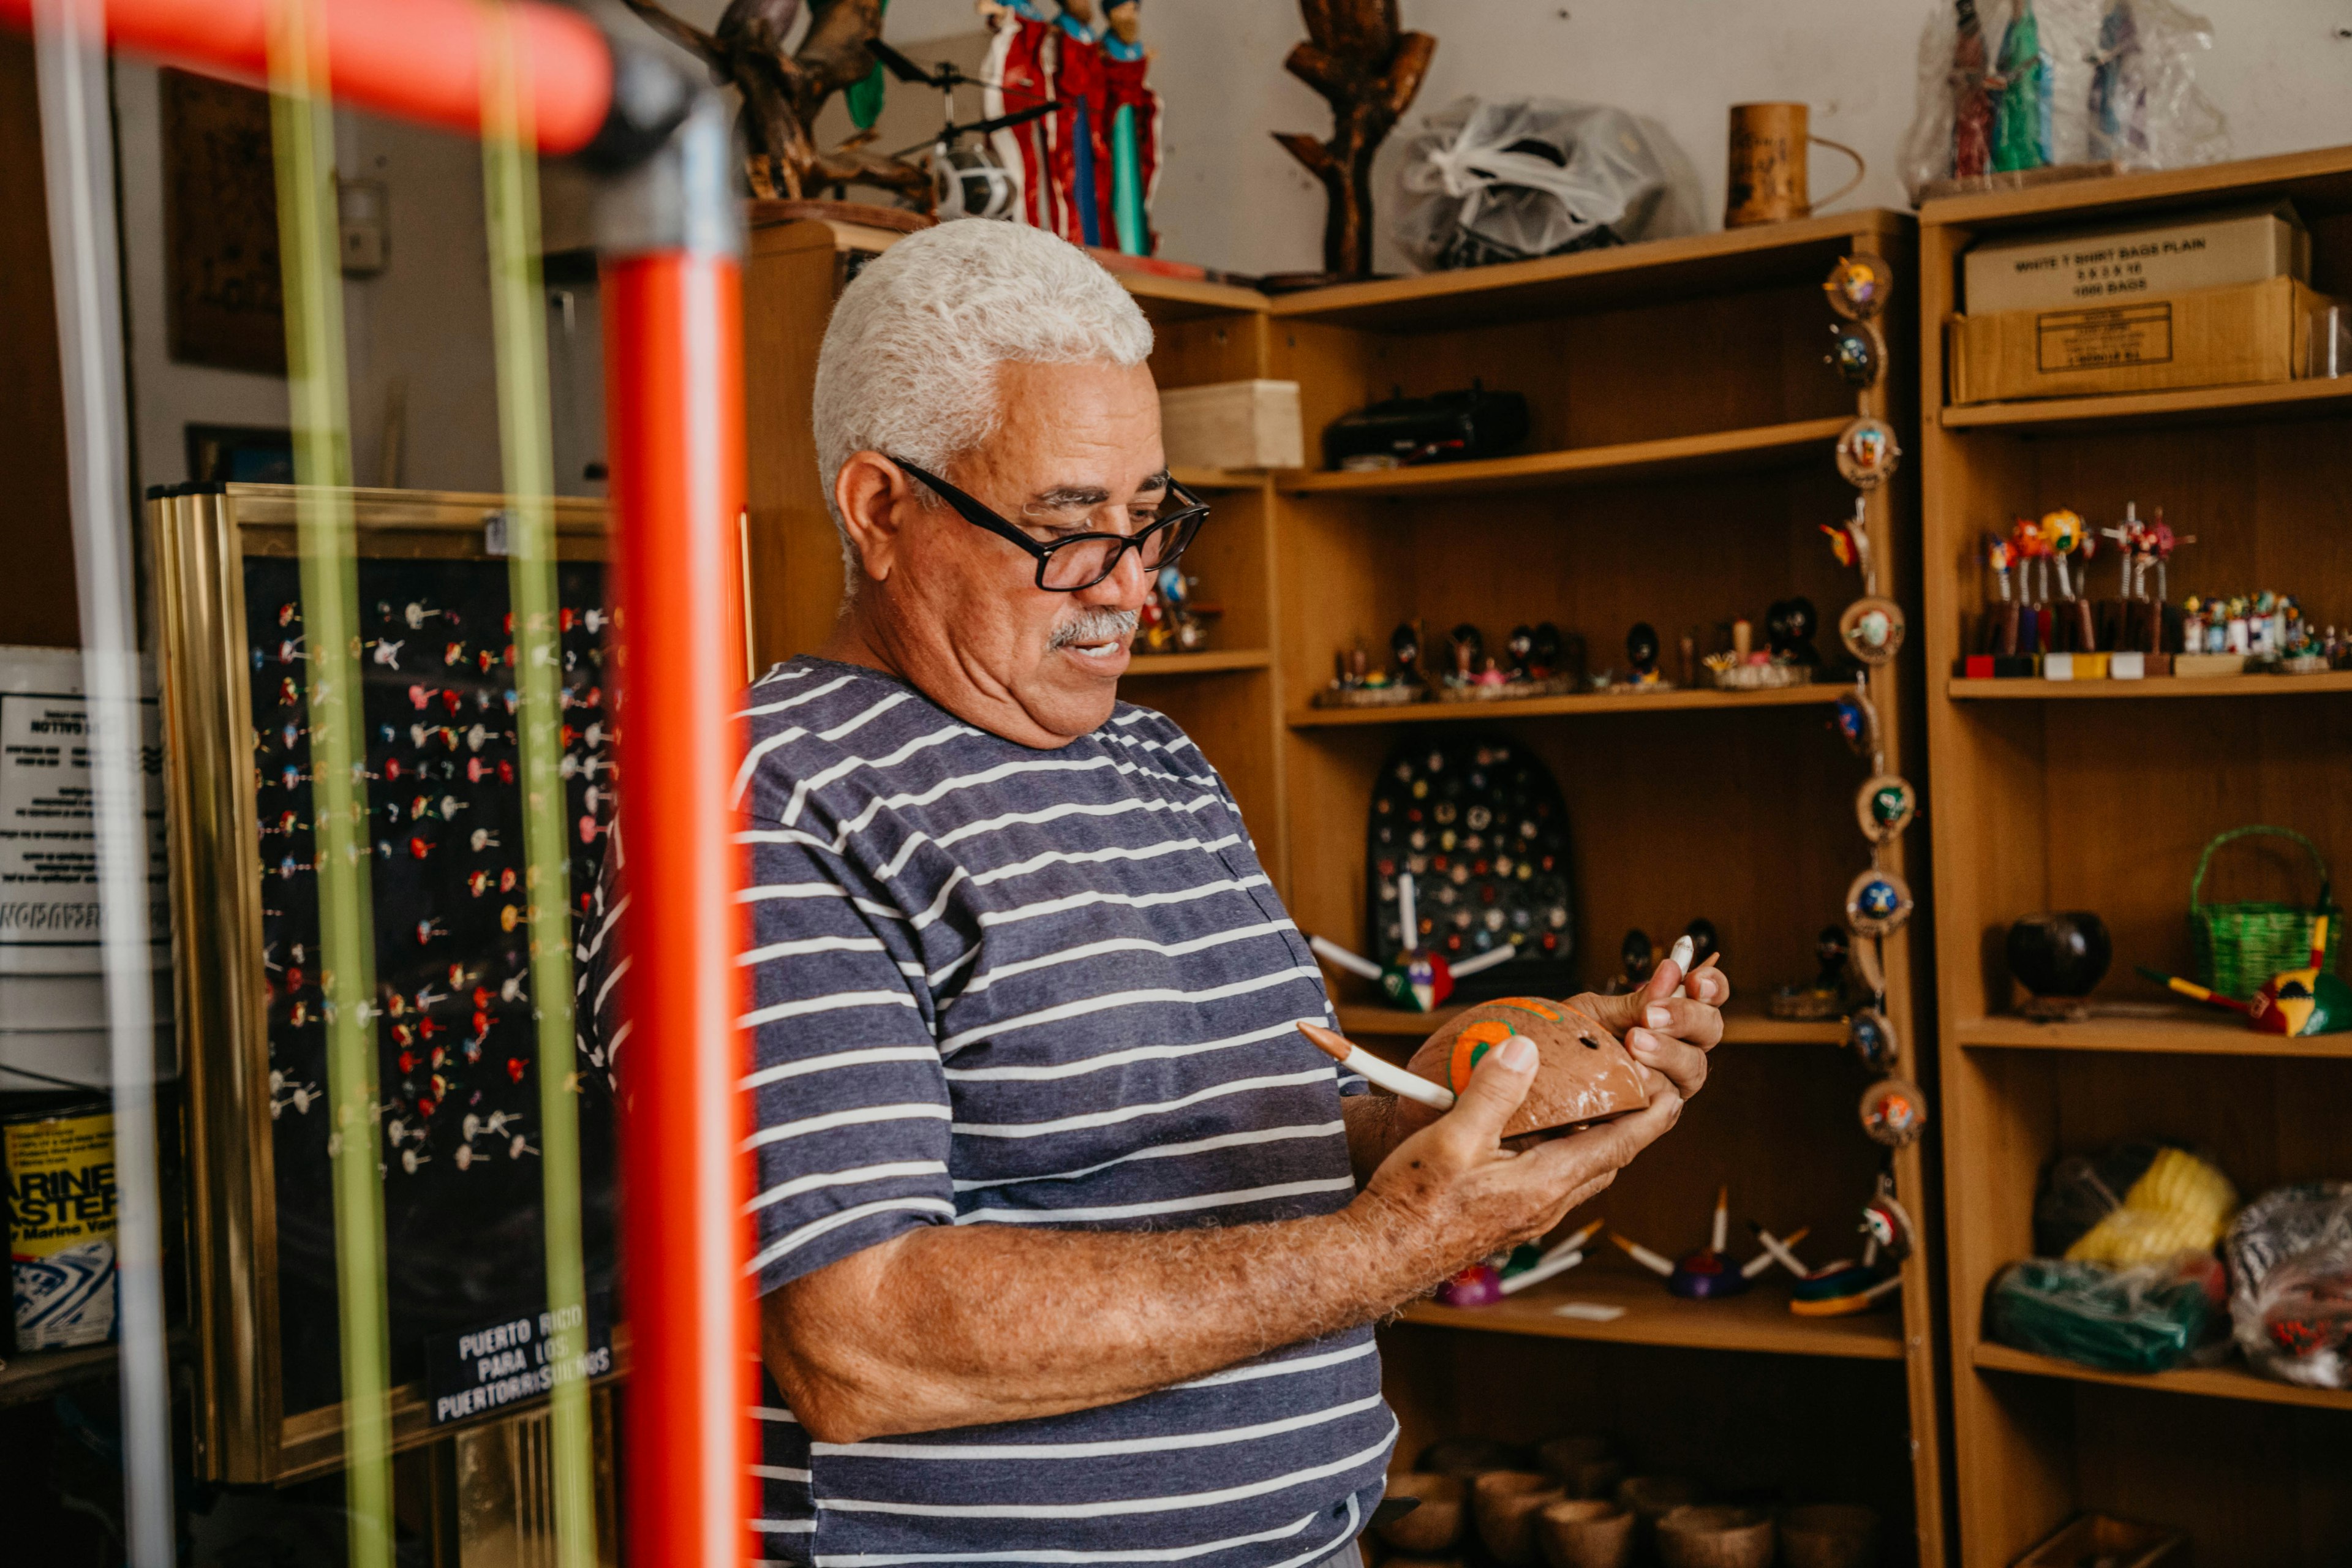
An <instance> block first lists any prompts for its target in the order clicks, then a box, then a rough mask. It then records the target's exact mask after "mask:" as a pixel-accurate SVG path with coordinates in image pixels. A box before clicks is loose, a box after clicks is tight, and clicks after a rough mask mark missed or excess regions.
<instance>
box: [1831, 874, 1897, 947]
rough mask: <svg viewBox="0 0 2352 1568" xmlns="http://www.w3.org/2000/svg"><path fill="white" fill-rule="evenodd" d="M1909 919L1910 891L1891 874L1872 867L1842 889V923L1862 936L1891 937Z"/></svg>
mask: <svg viewBox="0 0 2352 1568" xmlns="http://www.w3.org/2000/svg"><path fill="white" fill-rule="evenodd" d="M1910 918H1911V889H1909V888H1907V887H1906V886H1904V883H1903V879H1902V878H1901V877H1898V876H1896V875H1895V873H1894V872H1892V871H1882V870H1880V869H1878V868H1876V867H1872V868H1870V869H1869V870H1867V871H1864V873H1862V875H1860V876H1858V877H1856V878H1855V879H1853V886H1852V887H1850V888H1848V889H1846V890H1845V919H1846V923H1847V924H1848V925H1850V926H1852V927H1853V929H1854V931H1856V932H1857V933H1859V934H1860V935H1863V936H1891V935H1893V934H1894V933H1895V932H1896V931H1901V930H1902V929H1903V925H1904V922H1905V921H1908V920H1909V919H1910Z"/></svg>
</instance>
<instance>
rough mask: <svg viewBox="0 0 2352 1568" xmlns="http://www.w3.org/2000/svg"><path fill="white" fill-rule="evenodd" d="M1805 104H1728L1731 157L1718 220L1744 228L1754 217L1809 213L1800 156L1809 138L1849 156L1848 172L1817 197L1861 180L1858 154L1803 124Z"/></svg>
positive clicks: (1765, 219) (1781, 218) (1782, 218)
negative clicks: (1849, 175)
mask: <svg viewBox="0 0 2352 1568" xmlns="http://www.w3.org/2000/svg"><path fill="white" fill-rule="evenodd" d="M1806 115H1807V110H1806V106H1805V105H1803V104H1801V103H1735V104H1733V105H1732V106H1731V158H1730V164H1729V171H1728V172H1729V176H1730V177H1729V179H1728V181H1727V190H1726V191H1725V193H1724V203H1723V226H1724V227H1726V228H1744V227H1746V226H1748V225H1749V224H1756V223H1785V222H1787V221H1788V220H1789V219H1790V218H1799V217H1811V216H1813V204H1812V201H1811V198H1810V197H1808V195H1806V178H1805V161H1806V156H1807V153H1809V152H1810V150H1811V147H1810V144H1811V143H1812V142H1820V143H1821V144H1822V146H1824V147H1827V148H1830V149H1831V150H1832V151H1833V152H1838V153H1844V154H1845V155H1846V156H1847V157H1849V158H1851V159H1853V179H1851V180H1848V181H1847V182H1846V183H1845V184H1843V185H1840V186H1839V187H1838V188H1837V189H1836V190H1835V191H1833V192H1832V193H1831V194H1830V195H1826V196H1824V197H1822V204H1821V205H1823V206H1827V205H1830V204H1831V203H1832V202H1834V201H1836V200H1837V199H1838V198H1839V197H1840V196H1843V195H1846V194H1848V193H1849V192H1851V191H1852V190H1853V188H1854V187H1855V186H1856V185H1859V184H1862V177H1863V174H1864V164H1863V161H1862V154H1861V153H1857V152H1855V151H1854V150H1853V148H1851V147H1848V146H1846V145H1845V144H1844V143H1843V142H1832V141H1831V140H1829V139H1828V138H1827V137H1825V136H1814V135H1811V134H1809V133H1808V132H1807V131H1806V129H1805V121H1806Z"/></svg>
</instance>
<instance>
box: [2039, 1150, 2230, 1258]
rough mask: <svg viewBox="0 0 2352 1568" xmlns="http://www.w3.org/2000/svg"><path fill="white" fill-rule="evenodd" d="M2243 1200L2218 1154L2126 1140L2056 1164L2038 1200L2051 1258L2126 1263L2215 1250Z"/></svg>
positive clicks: (2045, 1252)
mask: <svg viewBox="0 0 2352 1568" xmlns="http://www.w3.org/2000/svg"><path fill="white" fill-rule="evenodd" d="M2237 1207H2238V1192H2237V1189H2236V1188H2235V1187H2234V1186H2232V1185H2231V1183H2230V1178H2229V1177H2227V1176H2225V1175H2223V1174H2222V1173H2221V1169H2220V1168H2219V1167H2218V1166H2216V1165H2214V1164H2213V1163H2212V1162H2210V1161H2209V1160H2205V1159H2202V1158H2200V1157H2199V1156H2198V1155H2196V1154H2192V1153H2190V1152H2189V1151H2188V1150H2186V1149H2181V1148H2178V1147H2176V1146H2174V1145H2171V1144H2167V1143H2123V1144H2118V1145H2116V1147H2115V1148H2112V1149H2109V1150H2107V1151H2105V1152H2104V1153H2101V1154H2098V1155H2095V1156H2085V1155H2079V1154H2078V1155H2071V1156H2069V1157H2068V1158H2066V1159H2063V1160H2061V1161H2059V1162H2058V1163H2057V1164H2055V1165H2053V1167H2051V1171H2050V1174H2049V1176H2048V1178H2047V1179H2046V1180H2044V1182H2043V1183H2042V1193H2041V1195H2040V1196H2039V1197H2038V1198H2036V1200H2035V1201H2034V1205H2033V1245H2034V1250H2035V1251H2036V1252H2038V1253H2040V1254H2041V1255H2042V1256H2043V1257H2045V1258H2056V1257H2063V1258H2066V1259H2067V1260H2068V1261H2069V1262H2074V1263H2096V1264H2103V1265H2105V1266H2106V1267H2107V1268H2132V1267H2135V1266H2137V1265H2139V1264H2147V1263H2162V1262H2166V1261H2168V1260H2169V1259H2171V1258H2175V1257H2177V1256H2179V1254H2182V1253H2187V1252H2195V1253H2207V1254H2210V1253H2211V1252H2212V1250H2213V1248H2214V1247H2215V1246H2216V1245H2218V1244H2219V1243H2220V1242H2221V1237H2222V1235H2223V1233H2224V1232H2226V1231H2227V1230H2228V1229H2229V1226H2230V1217H2231V1215H2232V1214H2234V1213H2235V1212H2236V1210H2237Z"/></svg>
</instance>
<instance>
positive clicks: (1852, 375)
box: [1822, 321, 1886, 387]
mask: <svg viewBox="0 0 2352 1568" xmlns="http://www.w3.org/2000/svg"><path fill="white" fill-rule="evenodd" d="M1822 361H1823V363H1826V364H1829V365H1831V366H1832V367H1833V368H1834V369H1835V370H1836V371H1837V373H1838V379H1839V380H1840V381H1843V382H1844V383H1845V384H1847V385H1848V386H1858V387H1868V386H1873V385H1875V384H1877V382H1878V372H1879V367H1880V366H1882V365H1884V364H1885V363H1886V354H1885V350H1883V349H1881V348H1880V347H1879V346H1878V329H1877V328H1876V327H1874V326H1872V325H1871V324H1870V323H1869V322H1867V321H1838V322H1834V323H1832V326H1831V327H1830V352H1829V353H1826V354H1824V355H1822Z"/></svg>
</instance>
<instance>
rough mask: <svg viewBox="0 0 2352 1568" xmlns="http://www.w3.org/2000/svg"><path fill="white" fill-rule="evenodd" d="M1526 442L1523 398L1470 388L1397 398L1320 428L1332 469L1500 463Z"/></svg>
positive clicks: (1475, 385) (1325, 456) (1480, 386)
mask: <svg viewBox="0 0 2352 1568" xmlns="http://www.w3.org/2000/svg"><path fill="white" fill-rule="evenodd" d="M1527 438H1528V400H1527V398H1526V397H1524V396H1522V395H1520V394H1518V393H1516V392H1489V391H1487V390H1486V387H1485V386H1484V385H1483V384H1479V383H1476V382H1474V383H1472V384H1471V385H1470V386H1469V387H1468V388H1467V389H1466V390H1464V391H1458V392H1441V393H1438V394H1436V395H1433V396H1429V397H1407V396H1404V395H1402V393H1400V394H1399V395H1396V396H1394V397H1391V398H1386V399H1383V400H1382V401H1381V402H1379V403H1375V404H1373V405H1370V407H1367V408H1359V409H1358V410H1356V411H1355V412H1354V413H1353V414H1343V415H1341V416H1339V418H1337V419H1334V420H1333V421H1331V423H1330V424H1328V425H1327V426H1324V427H1323V462H1324V465H1325V466H1326V467H1328V468H1349V467H1351V466H1374V467H1388V466H1390V465H1394V466H1396V467H1399V468H1412V467H1414V466H1416V465H1418V464H1422V463H1457V462H1464V461H1467V460H1469V459H1471V458H1499V457H1501V456H1503V455H1504V454H1505V453H1507V452H1510V451H1513V450H1516V449H1517V447H1518V446H1519V444H1520V443H1521V442H1523V441H1525V440H1526V439H1527Z"/></svg>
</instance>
